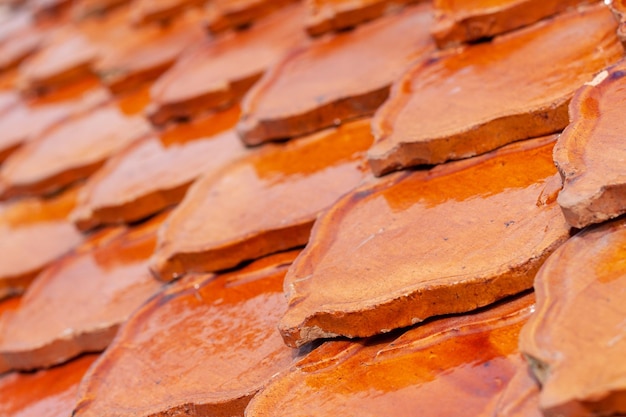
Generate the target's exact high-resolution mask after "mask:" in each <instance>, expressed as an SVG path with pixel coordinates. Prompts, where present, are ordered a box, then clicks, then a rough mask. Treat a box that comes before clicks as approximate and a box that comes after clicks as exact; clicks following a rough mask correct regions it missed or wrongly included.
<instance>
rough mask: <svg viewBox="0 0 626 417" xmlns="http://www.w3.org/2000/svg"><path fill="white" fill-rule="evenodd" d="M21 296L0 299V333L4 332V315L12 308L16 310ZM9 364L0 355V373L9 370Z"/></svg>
mask: <svg viewBox="0 0 626 417" xmlns="http://www.w3.org/2000/svg"><path fill="white" fill-rule="evenodd" d="M20 300H21V297H11V298H5V299H3V300H0V334H3V333H4V320H5V317H6V316H7V315H8V314H7V313H10V312H12V311H14V310H16V309H17V308H18V307H19V305H20ZM10 369H11V366H10V365H9V364H8V363H6V361H5V360H4V358H3V357H2V356H0V375H2V374H3V373H5V372H7V371H9V370H10Z"/></svg>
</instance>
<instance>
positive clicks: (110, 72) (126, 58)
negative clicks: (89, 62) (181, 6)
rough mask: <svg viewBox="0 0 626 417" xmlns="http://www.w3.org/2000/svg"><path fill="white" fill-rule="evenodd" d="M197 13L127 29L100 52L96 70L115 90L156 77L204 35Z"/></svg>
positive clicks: (134, 85)
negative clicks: (158, 23)
mask: <svg viewBox="0 0 626 417" xmlns="http://www.w3.org/2000/svg"><path fill="white" fill-rule="evenodd" d="M200 20H201V17H200V15H199V14H198V13H195V14H194V13H192V14H186V15H184V16H182V17H180V18H179V19H176V20H175V21H174V22H172V24H171V25H168V26H164V27H162V26H156V25H153V26H142V27H140V28H135V29H129V30H127V31H126V32H125V33H124V36H123V38H124V39H123V41H122V40H120V41H118V42H116V43H115V48H110V49H108V50H107V51H106V53H104V54H103V56H102V59H101V60H100V61H98V63H97V65H96V71H97V72H98V74H100V76H101V77H102V80H103V82H104V83H105V84H106V85H107V86H108V87H109V88H110V89H111V91H113V92H115V93H118V92H121V91H126V90H129V89H132V88H135V87H137V86H139V85H140V84H142V83H145V82H148V81H152V80H154V79H156V78H158V77H159V76H160V75H161V74H162V73H164V72H165V71H166V70H167V69H168V68H169V67H171V66H172V65H173V64H174V62H175V61H176V59H177V58H178V57H179V56H180V55H181V54H182V53H183V52H184V51H185V50H186V49H188V48H190V47H192V46H193V45H197V44H199V43H200V42H201V41H202V39H204V38H205V34H204V31H203V30H202V28H201V25H200Z"/></svg>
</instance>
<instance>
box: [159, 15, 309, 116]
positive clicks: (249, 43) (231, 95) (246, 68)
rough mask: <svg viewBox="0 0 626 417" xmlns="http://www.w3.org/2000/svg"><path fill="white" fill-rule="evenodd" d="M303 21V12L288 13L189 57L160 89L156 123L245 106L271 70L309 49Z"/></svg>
mask: <svg viewBox="0 0 626 417" xmlns="http://www.w3.org/2000/svg"><path fill="white" fill-rule="evenodd" d="M302 16H303V8H302V7H299V6H293V7H288V8H284V10H281V11H279V12H276V13H274V14H273V15H272V16H271V17H268V18H266V19H264V20H263V21H261V22H259V23H258V24H256V25H254V26H253V27H252V28H251V29H249V30H245V31H240V32H233V33H229V34H226V35H224V36H221V37H219V38H216V39H215V40H213V39H207V40H206V41H205V42H204V43H203V44H202V45H201V46H200V47H199V48H196V49H194V50H192V51H189V53H187V54H185V56H183V57H181V58H180V60H179V61H178V62H177V64H176V65H174V67H172V69H170V70H169V71H168V72H167V73H165V74H164V75H163V76H162V77H161V78H159V80H158V81H157V82H156V83H155V84H154V87H153V88H152V101H153V104H152V106H151V109H150V111H149V113H150V120H151V121H152V122H153V123H154V124H157V125H161V124H164V123H166V122H167V121H169V120H170V119H176V118H189V117H196V116H197V115H198V114H200V113H202V112H206V111H209V110H212V109H216V108H220V107H224V106H228V105H232V104H233V103H236V102H237V101H239V100H240V99H241V97H242V96H243V95H244V94H245V93H246V92H247V91H248V89H249V88H250V87H252V85H253V84H254V83H255V82H256V81H257V80H258V79H259V78H260V77H261V75H262V74H263V72H264V71H265V70H266V69H267V68H268V67H269V66H270V64H272V63H274V62H275V61H277V60H278V59H279V58H281V57H282V56H283V55H284V54H285V53H287V52H288V51H289V50H291V49H293V48H294V47H295V46H297V45H303V44H305V43H306V41H307V36H306V34H305V33H304V31H303V30H302V22H301V20H302Z"/></svg>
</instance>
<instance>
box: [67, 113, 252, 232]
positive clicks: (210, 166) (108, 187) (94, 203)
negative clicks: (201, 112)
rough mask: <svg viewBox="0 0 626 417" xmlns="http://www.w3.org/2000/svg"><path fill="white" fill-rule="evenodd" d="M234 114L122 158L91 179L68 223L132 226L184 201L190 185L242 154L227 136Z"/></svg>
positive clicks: (149, 142)
mask: <svg viewBox="0 0 626 417" xmlns="http://www.w3.org/2000/svg"><path fill="white" fill-rule="evenodd" d="M238 115H239V111H238V109H236V108H234V109H231V110H227V111H224V112H222V113H216V114H214V115H209V116H207V117H205V118H203V119H199V120H197V121H196V122H194V123H192V124H183V125H178V126H176V127H174V128H172V129H169V130H168V131H167V132H165V133H163V134H162V135H160V136H150V137H147V138H145V139H143V140H141V141H138V142H137V143H136V144H134V145H133V146H131V147H129V148H128V149H126V150H125V151H124V152H121V153H120V154H119V155H118V156H116V157H115V158H113V159H112V160H111V161H109V163H107V164H106V165H105V166H104V168H103V169H101V170H100V171H99V172H98V173H97V174H96V175H94V176H93V177H92V178H90V179H89V181H88V182H87V184H86V186H85V189H84V190H83V192H82V194H81V196H80V199H79V204H78V206H77V208H76V210H75V211H74V213H73V215H72V217H73V218H74V221H75V222H76V223H77V225H78V227H79V228H81V229H88V228H92V227H95V226H98V225H101V224H111V223H119V222H131V221H135V220H138V219H141V218H144V217H146V216H149V215H151V214H153V213H156V212H158V211H160V210H162V209H164V208H165V207H168V206H170V205H174V204H176V203H178V202H180V200H182V199H183V197H184V196H185V193H186V192H187V189H188V188H189V186H190V185H191V184H192V182H193V181H194V180H195V179H196V178H197V177H198V176H200V175H201V174H202V173H208V172H209V170H210V171H213V172H217V171H218V170H219V169H221V168H222V167H224V166H226V165H228V164H230V163H232V162H233V161H235V160H236V159H238V158H240V157H242V156H243V155H245V154H246V150H245V148H244V147H243V145H242V144H241V142H240V141H239V140H238V138H237V137H236V135H235V134H234V133H233V132H232V130H229V128H232V127H233V126H234V124H235V122H236V120H237V116H238Z"/></svg>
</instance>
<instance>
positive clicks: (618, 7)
mask: <svg viewBox="0 0 626 417" xmlns="http://www.w3.org/2000/svg"><path fill="white" fill-rule="evenodd" d="M609 7H610V9H611V11H613V14H614V15H615V17H616V18H617V21H618V22H619V27H618V29H617V36H618V37H619V39H620V40H621V41H622V45H623V46H624V48H626V1H624V0H613V1H611V2H609Z"/></svg>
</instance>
